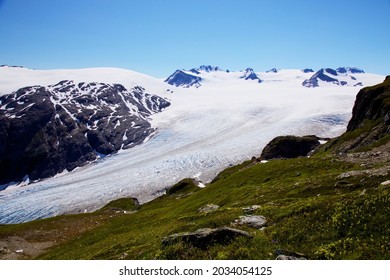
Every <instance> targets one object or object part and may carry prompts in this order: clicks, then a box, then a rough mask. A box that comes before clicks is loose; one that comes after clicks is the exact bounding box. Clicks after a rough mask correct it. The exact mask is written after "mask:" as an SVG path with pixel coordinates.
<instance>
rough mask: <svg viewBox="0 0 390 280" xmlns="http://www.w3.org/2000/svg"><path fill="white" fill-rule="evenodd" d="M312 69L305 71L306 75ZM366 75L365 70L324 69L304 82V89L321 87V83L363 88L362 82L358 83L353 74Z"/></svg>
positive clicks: (350, 68) (349, 68)
mask: <svg viewBox="0 0 390 280" xmlns="http://www.w3.org/2000/svg"><path fill="white" fill-rule="evenodd" d="M305 70H311V69H304V70H303V72H304V73H309V71H305ZM361 73H364V71H363V70H361V69H359V68H356V67H339V68H337V69H336V70H334V69H332V68H322V69H320V70H318V71H317V72H316V73H314V75H313V76H311V77H310V78H309V79H307V80H304V81H303V83H302V85H303V86H304V87H319V86H320V84H319V82H320V81H321V82H326V83H330V84H335V85H339V86H348V85H349V86H362V82H359V81H357V79H356V77H355V76H352V74H361Z"/></svg>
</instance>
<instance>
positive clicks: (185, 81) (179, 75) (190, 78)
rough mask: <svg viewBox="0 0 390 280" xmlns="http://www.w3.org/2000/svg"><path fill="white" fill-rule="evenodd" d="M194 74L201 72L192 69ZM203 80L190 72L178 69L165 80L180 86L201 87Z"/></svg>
mask: <svg viewBox="0 0 390 280" xmlns="http://www.w3.org/2000/svg"><path fill="white" fill-rule="evenodd" d="M191 72H192V73H194V74H199V73H200V72H199V71H197V70H196V69H192V71H191ZM201 81H202V78H201V77H198V76H195V75H192V74H189V73H186V72H184V71H183V70H176V71H175V73H173V74H172V75H170V76H169V77H168V78H167V79H166V80H165V81H164V82H166V83H168V84H170V85H173V86H176V87H179V86H182V87H186V88H188V87H193V86H194V87H200V86H201V84H200V82H201Z"/></svg>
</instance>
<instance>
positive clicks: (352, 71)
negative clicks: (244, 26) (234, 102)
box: [165, 65, 371, 88]
mask: <svg viewBox="0 0 390 280" xmlns="http://www.w3.org/2000/svg"><path fill="white" fill-rule="evenodd" d="M297 72H298V71H297V70H293V69H290V70H289V69H276V68H272V69H270V70H268V71H265V72H256V71H254V70H253V69H252V68H250V67H248V68H246V69H245V70H241V71H229V70H226V71H224V70H223V69H221V68H220V67H218V66H211V65H202V66H200V67H197V68H192V69H190V70H184V69H183V70H176V71H175V72H174V73H173V74H172V75H170V76H169V77H168V78H167V79H166V80H165V82H166V83H168V84H169V85H172V86H176V87H183V88H191V87H195V88H199V87H201V86H202V85H204V84H216V83H218V82H228V83H230V82H235V81H237V80H238V79H243V80H245V81H257V82H258V83H259V84H260V83H270V82H276V81H278V82H279V83H281V84H283V83H286V82H288V81H291V80H295V81H297V82H298V83H299V84H300V85H301V86H303V87H310V88H313V87H324V86H325V87H328V86H365V85H367V84H370V78H371V74H366V73H365V72H364V71H363V70H361V69H359V68H356V67H339V68H337V69H336V70H334V69H331V68H322V69H320V70H318V71H317V72H316V73H314V71H313V70H312V69H311V68H306V69H302V70H301V71H300V73H297ZM313 73H314V74H313Z"/></svg>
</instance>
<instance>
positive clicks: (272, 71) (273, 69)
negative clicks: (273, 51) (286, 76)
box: [266, 68, 278, 73]
mask: <svg viewBox="0 0 390 280" xmlns="http://www.w3.org/2000/svg"><path fill="white" fill-rule="evenodd" d="M266 73H278V70H277V69H276V68H272V69H270V70H268V71H266Z"/></svg>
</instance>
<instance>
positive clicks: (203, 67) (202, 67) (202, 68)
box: [196, 65, 222, 72]
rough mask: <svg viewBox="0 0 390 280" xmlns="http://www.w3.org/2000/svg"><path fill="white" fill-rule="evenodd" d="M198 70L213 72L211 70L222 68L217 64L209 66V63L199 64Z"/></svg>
mask: <svg viewBox="0 0 390 280" xmlns="http://www.w3.org/2000/svg"><path fill="white" fill-rule="evenodd" d="M196 70H198V71H204V72H213V71H221V70H222V69H221V68H219V67H218V66H211V65H201V66H199V68H198V69H196Z"/></svg>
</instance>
